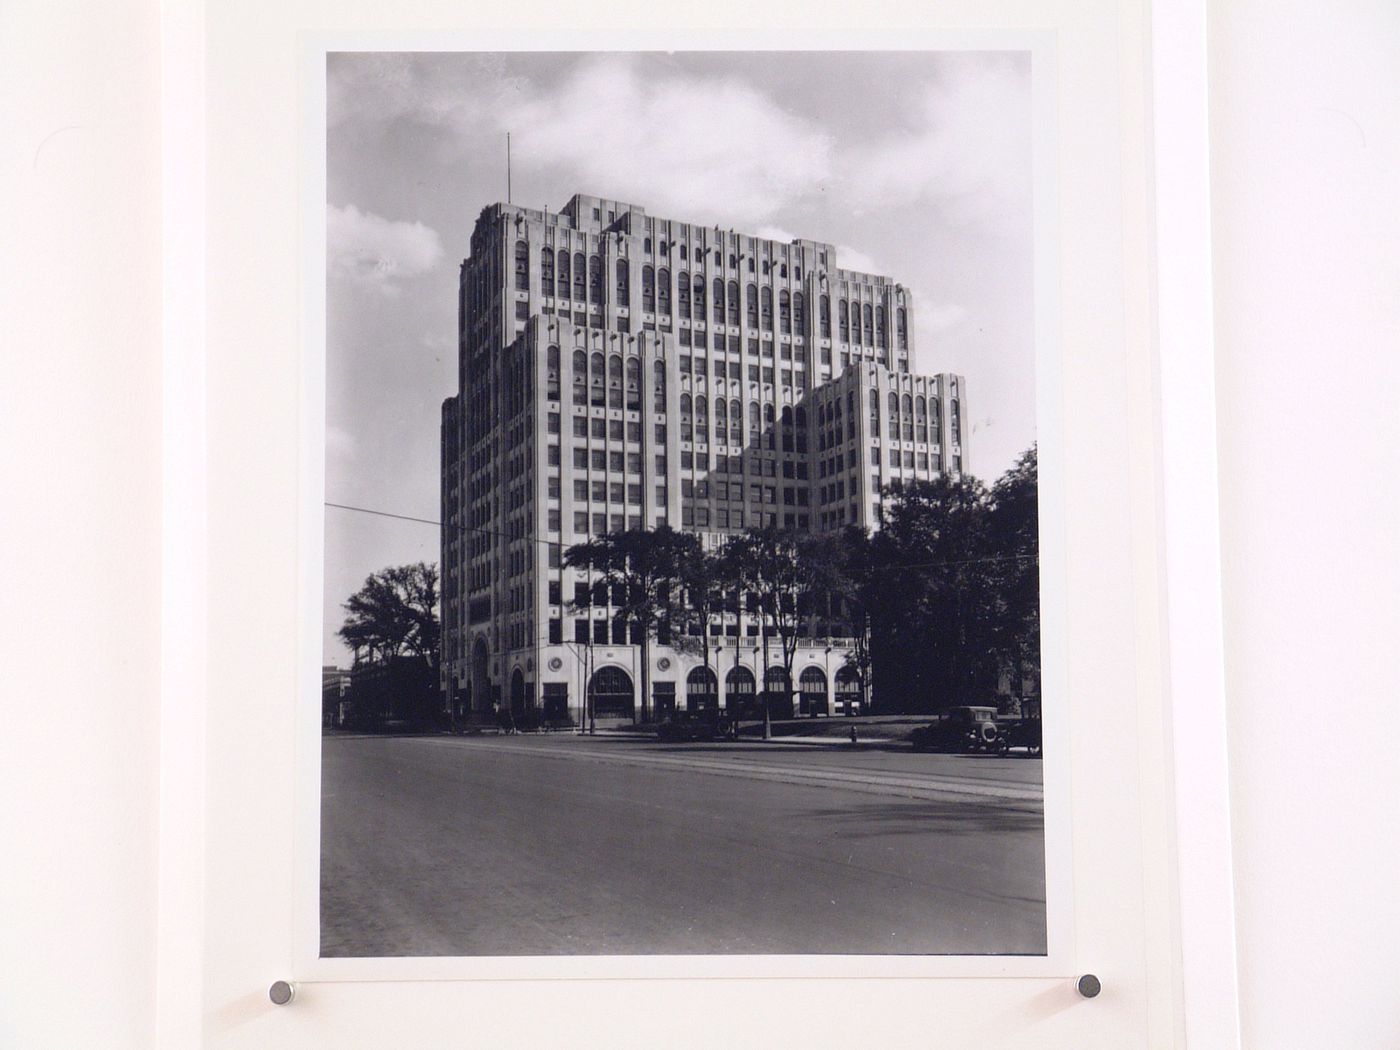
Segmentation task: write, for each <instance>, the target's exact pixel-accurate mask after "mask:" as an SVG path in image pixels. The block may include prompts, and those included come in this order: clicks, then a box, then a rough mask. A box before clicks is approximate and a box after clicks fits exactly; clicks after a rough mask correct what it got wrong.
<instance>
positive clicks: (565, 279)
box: [556, 248, 569, 299]
mask: <svg viewBox="0 0 1400 1050" xmlns="http://www.w3.org/2000/svg"><path fill="white" fill-rule="evenodd" d="M557 258H558V275H559V286H558V291H557V293H556V294H558V295H559V297H560V298H563V299H567V298H568V297H569V252H568V249H565V248H560V249H559V255H558V257H557Z"/></svg>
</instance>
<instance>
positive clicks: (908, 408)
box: [899, 394, 914, 441]
mask: <svg viewBox="0 0 1400 1050" xmlns="http://www.w3.org/2000/svg"><path fill="white" fill-rule="evenodd" d="M899 410H900V414H901V415H902V416H903V421H904V440H905V441H913V440H914V399H913V398H912V397H910V396H909V395H908V394H905V395H904V397H902V398H901V399H900V405H899Z"/></svg>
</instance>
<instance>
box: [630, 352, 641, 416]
mask: <svg viewBox="0 0 1400 1050" xmlns="http://www.w3.org/2000/svg"><path fill="white" fill-rule="evenodd" d="M627 410H628V411H629V412H640V411H641V410H642V359H641V358H640V357H629V358H628V359H627Z"/></svg>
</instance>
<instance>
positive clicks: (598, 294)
mask: <svg viewBox="0 0 1400 1050" xmlns="http://www.w3.org/2000/svg"><path fill="white" fill-rule="evenodd" d="M588 300H589V302H593V303H601V302H602V301H603V260H602V259H600V258H599V257H598V256H596V255H590V256H589V257H588Z"/></svg>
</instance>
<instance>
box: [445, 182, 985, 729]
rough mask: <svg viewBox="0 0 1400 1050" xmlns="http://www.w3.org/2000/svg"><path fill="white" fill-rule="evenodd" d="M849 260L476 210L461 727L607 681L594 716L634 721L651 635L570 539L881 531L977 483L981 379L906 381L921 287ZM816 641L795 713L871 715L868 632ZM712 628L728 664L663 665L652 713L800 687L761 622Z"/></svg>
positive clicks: (687, 233) (469, 293) (747, 702)
mask: <svg viewBox="0 0 1400 1050" xmlns="http://www.w3.org/2000/svg"><path fill="white" fill-rule="evenodd" d="M836 263H837V259H836V249H835V248H834V247H833V246H832V245H829V244H822V243H820V242H817V241H809V240H795V241H793V242H792V243H791V244H784V243H782V242H778V241H771V240H764V239H762V238H758V237H749V236H745V235H742V234H736V233H735V232H734V231H733V230H726V229H721V228H719V227H706V226H696V225H693V224H688V223H682V222H673V221H671V220H667V219H659V218H654V217H652V216H649V215H647V214H646V212H645V211H644V210H643V209H642V208H639V207H637V206H636V205H633V204H625V203H623V202H621V201H613V200H605V199H601V198H598V197H589V196H585V195H582V194H577V195H575V196H574V197H573V198H571V199H570V200H569V202H568V204H566V205H565V206H564V208H563V210H562V211H560V212H557V213H555V212H549V211H540V210H536V209H531V208H522V207H519V206H517V205H512V204H500V203H497V204H493V205H490V206H489V207H487V208H485V209H484V210H483V211H482V212H481V215H480V216H479V217H478V219H477V221H476V227H475V229H474V230H473V232H472V238H471V256H470V258H468V259H467V260H465V261H464V262H463V263H462V268H461V277H460V283H459V290H458V329H459V331H458V338H459V349H458V392H457V394H456V396H455V397H450V398H448V399H447V400H446V401H445V402H443V410H442V522H443V528H442V628H443V633H442V639H443V642H442V644H443V659H442V675H443V681H442V687H443V691H444V695H445V697H446V700H447V703H448V704H450V705H452V707H453V708H454V709H455V710H456V711H458V712H459V713H461V714H464V715H468V716H469V717H471V718H474V719H478V720H480V719H485V718H490V717H493V712H494V711H495V710H497V709H498V708H499V707H500V706H503V705H507V704H508V705H510V706H511V707H512V708H513V709H514V710H515V711H516V713H517V714H519V713H521V712H522V711H525V710H529V709H535V710H538V711H539V712H540V713H541V714H542V715H543V716H544V717H548V718H562V717H564V716H566V715H569V714H572V715H573V717H575V718H577V717H578V715H579V712H580V709H581V703H582V697H584V696H585V695H586V692H587V691H588V690H589V689H590V686H591V692H592V695H593V698H594V699H593V706H594V713H595V715H596V717H597V718H598V719H599V721H608V720H622V721H630V720H632V719H634V718H635V717H637V716H638V715H639V714H640V712H641V710H642V704H641V698H640V697H638V696H637V695H636V690H637V683H638V682H639V681H640V678H641V676H640V673H639V672H640V668H639V666H638V662H639V661H640V659H641V649H640V646H639V644H638V643H639V642H640V639H639V638H637V637H634V636H629V631H628V628H627V625H626V624H625V623H623V622H621V621H620V620H618V619H617V618H616V617H615V616H614V615H613V607H612V606H611V605H610V602H609V599H610V597H611V596H610V595H608V594H607V593H605V591H606V589H605V588H602V587H596V586H594V583H593V581H591V580H589V579H587V578H586V577H585V575H584V574H583V573H581V572H577V571H575V570H572V569H565V568H563V567H562V560H563V552H564V551H565V550H566V549H567V548H568V547H569V546H570V545H572V544H574V543H579V542H582V541H584V540H586V539H588V538H589V537H590V536H597V535H600V534H602V533H605V532H610V531H617V530H621V529H625V528H636V527H642V528H652V527H655V526H658V525H670V526H671V527H673V528H677V529H682V530H685V531H690V532H695V533H697V534H699V535H700V537H701V540H702V542H703V543H704V545H705V546H706V547H707V548H711V547H717V546H719V545H720V544H722V543H723V542H724V540H725V538H726V537H727V536H728V535H731V534H733V533H736V532H739V531H742V530H743V529H745V528H747V527H749V526H754V525H765V524H774V525H778V526H781V527H785V528H790V529H799V530H807V531H813V532H823V531H829V530H834V529H840V528H843V527H845V526H847V525H852V524H854V525H861V526H865V527H873V526H875V525H876V524H877V522H878V520H879V508H880V501H881V498H882V489H883V488H885V487H887V486H891V485H897V484H899V483H902V482H905V481H909V480H913V479H923V478H933V477H935V476H937V475H938V474H939V473H941V472H943V471H951V472H954V473H960V472H962V471H964V470H967V469H968V460H967V456H968V441H967V438H968V435H967V433H966V430H965V428H964V426H963V419H964V418H965V417H966V414H967V390H966V383H965V381H964V380H963V379H962V377H961V376H954V375H934V376H916V375H912V374H911V373H910V370H909V361H910V355H911V353H912V350H913V340H914V330H913V309H912V302H911V297H910V293H909V290H908V289H906V288H904V287H903V286H901V285H899V284H896V283H895V282H893V281H892V280H890V279H889V278H888V277H881V276H875V275H872V274H864V273H855V272H852V271H848V270H843V269H839V268H838V267H837V265H836ZM809 629H810V633H811V637H810V638H807V639H804V641H803V643H802V645H801V646H800V647H799V648H798V651H797V657H796V659H795V660H794V662H793V674H794V677H795V679H796V680H795V681H794V682H793V694H794V696H795V707H796V709H797V711H798V712H800V713H818V714H820V713H845V712H847V711H851V710H853V705H854V704H855V703H856V702H857V701H858V699H859V695H860V691H859V686H858V684H857V682H856V679H855V676H854V674H853V673H851V672H849V671H843V665H844V663H845V658H846V655H847V653H848V652H849V649H850V646H851V640H850V639H849V638H848V637H845V635H846V634H847V633H848V632H847V631H846V630H845V629H844V628H843V627H842V626H841V625H840V624H838V623H835V622H830V621H826V620H822V619H815V620H813V621H811V623H810V624H809ZM710 634H711V653H712V655H711V660H710V667H709V669H707V668H706V667H705V666H704V665H703V663H702V660H701V658H700V657H699V656H698V655H693V654H692V653H691V652H690V649H691V648H693V647H691V646H685V647H683V649H682V648H680V647H676V646H673V645H670V644H656V645H653V646H652V647H651V660H652V663H653V666H652V668H651V669H650V670H651V674H650V679H651V682H652V693H653V695H652V697H651V698H650V702H649V703H648V704H647V705H646V706H647V707H648V708H649V709H650V710H652V711H653V712H655V714H656V715H657V716H661V715H664V714H665V713H666V712H668V711H670V710H713V709H715V708H716V707H718V708H724V709H729V710H731V711H732V710H736V709H742V708H745V707H748V708H749V709H750V710H751V709H752V702H753V699H754V697H755V695H756V693H757V692H758V691H759V689H760V688H761V687H760V684H759V683H761V682H764V681H767V682H768V685H769V688H770V689H772V690H775V691H777V690H782V691H784V692H785V691H786V690H785V688H784V686H785V682H784V677H783V676H784V671H783V669H782V667H781V664H780V662H779V656H778V651H777V650H778V647H777V646H776V645H773V646H771V647H770V648H771V650H772V653H771V656H772V659H771V660H770V665H769V666H768V667H767V668H765V667H764V665H763V660H764V654H763V646H762V645H761V635H760V632H759V625H758V623H757V622H756V621H754V620H752V619H751V618H750V617H748V616H746V615H744V614H742V613H740V614H735V613H734V612H730V613H727V614H724V615H721V616H719V617H717V618H716V620H715V622H714V623H712V624H711V626H710ZM683 650H684V651H683ZM715 651H718V654H719V655H718V657H715V656H714V655H713V653H714V652H715ZM774 665H776V666H774ZM776 713H778V714H781V713H783V712H776Z"/></svg>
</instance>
